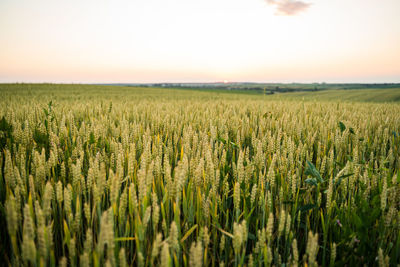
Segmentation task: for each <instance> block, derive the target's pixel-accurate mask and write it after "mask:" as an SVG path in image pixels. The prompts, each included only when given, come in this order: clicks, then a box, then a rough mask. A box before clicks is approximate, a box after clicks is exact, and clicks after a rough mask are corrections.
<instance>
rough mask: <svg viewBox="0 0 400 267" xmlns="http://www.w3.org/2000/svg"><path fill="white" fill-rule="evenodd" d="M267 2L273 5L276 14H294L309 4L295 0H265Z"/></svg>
mask: <svg viewBox="0 0 400 267" xmlns="http://www.w3.org/2000/svg"><path fill="white" fill-rule="evenodd" d="M265 2H267V4H269V5H274V6H275V7H276V11H277V14H278V15H284V16H294V15H297V14H299V13H301V12H303V11H305V10H307V9H308V8H309V7H310V6H311V4H310V3H306V2H303V1H297V0H265Z"/></svg>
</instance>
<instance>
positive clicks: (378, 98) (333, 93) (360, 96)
mask: <svg viewBox="0 0 400 267" xmlns="http://www.w3.org/2000/svg"><path fill="white" fill-rule="evenodd" d="M269 97H271V98H273V99H282V100H300V99H301V100H302V99H304V100H318V101H320V100H321V101H349V102H399V101H400V88H393V89H352V90H325V91H318V92H295V93H282V94H274V95H271V96H269Z"/></svg>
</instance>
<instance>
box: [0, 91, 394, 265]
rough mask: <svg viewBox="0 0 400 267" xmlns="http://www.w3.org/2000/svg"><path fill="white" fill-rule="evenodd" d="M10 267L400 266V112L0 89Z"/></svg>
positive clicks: (1, 214) (179, 94) (379, 106)
mask: <svg viewBox="0 0 400 267" xmlns="http://www.w3.org/2000/svg"><path fill="white" fill-rule="evenodd" d="M0 96H1V99H0V104H1V105H0V119H1V121H0V150H1V153H0V162H1V174H0V175H1V176H0V234H1V241H0V254H1V258H0V259H1V260H2V264H4V265H6V266H7V265H10V266H155V265H156V266H158V265H161V266H376V265H379V266H399V265H398V264H399V262H400V212H399V210H400V185H399V184H400V160H399V159H400V115H399V114H400V105H399V104H396V103H361V102H354V101H351V102H346V103H343V102H340V101H335V100H333V101H329V102H326V101H316V100H314V101H303V100H296V101H289V100H285V98H284V97H282V96H280V97H279V99H276V98H274V97H268V96H262V95H246V94H234V93H229V94H225V93H212V92H197V91H193V90H190V91H185V90H173V89H157V88H135V87H110V86H95V85H51V84H42V85H29V84H19V85H18V84H16V85H0Z"/></svg>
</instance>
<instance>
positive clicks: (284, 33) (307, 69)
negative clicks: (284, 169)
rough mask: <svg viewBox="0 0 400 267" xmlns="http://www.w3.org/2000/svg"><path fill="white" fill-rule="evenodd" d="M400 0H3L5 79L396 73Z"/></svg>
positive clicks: (392, 78)
mask: <svg viewBox="0 0 400 267" xmlns="http://www.w3.org/2000/svg"><path fill="white" fill-rule="evenodd" d="M399 14H400V1H399V0H334V1H333V0H304V1H303V0H201V1H194V0H129V1H124V0H113V1H111V0H93V1H91V0H68V1H56V0H35V1H32V0H0V82H60V83H70V82H73V83H147V82H149V83H152V82H219V81H230V82H244V81H249V82H288V83H290V82H356V83H358V82H361V83H374V82H378V83H381V82H400V15H399Z"/></svg>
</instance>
